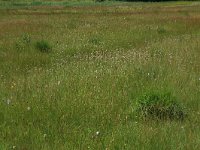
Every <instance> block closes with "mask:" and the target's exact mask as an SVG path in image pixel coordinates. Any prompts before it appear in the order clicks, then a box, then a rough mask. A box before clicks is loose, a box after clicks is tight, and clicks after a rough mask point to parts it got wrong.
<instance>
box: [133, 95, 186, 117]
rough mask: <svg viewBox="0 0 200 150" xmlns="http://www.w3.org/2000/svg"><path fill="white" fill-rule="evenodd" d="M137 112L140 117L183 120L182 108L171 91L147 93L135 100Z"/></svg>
mask: <svg viewBox="0 0 200 150" xmlns="http://www.w3.org/2000/svg"><path fill="white" fill-rule="evenodd" d="M137 112H139V114H140V115H141V116H142V117H145V118H146V117H150V118H154V119H170V120H183V119H184V118H185V112H184V109H183V108H182V107H181V105H180V104H179V103H178V102H177V100H176V98H175V97H174V96H173V95H172V94H171V93H159V92H157V93H148V94H145V95H143V96H142V97H140V98H139V99H138V101H137Z"/></svg>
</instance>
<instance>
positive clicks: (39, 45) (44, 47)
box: [35, 40, 52, 53]
mask: <svg viewBox="0 0 200 150" xmlns="http://www.w3.org/2000/svg"><path fill="white" fill-rule="evenodd" d="M35 47H36V49H38V50H39V51H41V52H43V53H48V52H50V51H51V49H52V47H51V46H50V44H49V43H48V42H47V41H45V40H41V41H37V42H36V44H35Z"/></svg>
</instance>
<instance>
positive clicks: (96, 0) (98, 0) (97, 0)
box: [94, 0, 105, 2]
mask: <svg viewBox="0 0 200 150" xmlns="http://www.w3.org/2000/svg"><path fill="white" fill-rule="evenodd" d="M94 1H95V2H104V1H105V0H94Z"/></svg>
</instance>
